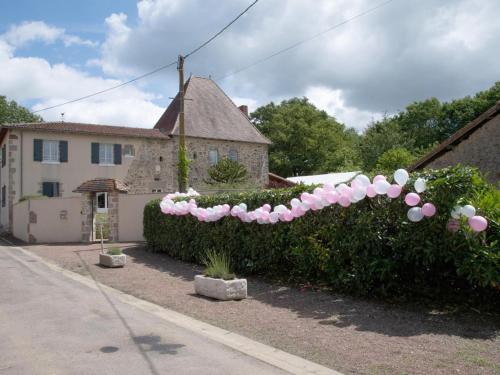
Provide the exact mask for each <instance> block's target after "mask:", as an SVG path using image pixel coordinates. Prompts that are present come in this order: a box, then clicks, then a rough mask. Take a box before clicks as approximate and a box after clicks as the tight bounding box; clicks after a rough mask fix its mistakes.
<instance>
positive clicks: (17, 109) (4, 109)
mask: <svg viewBox="0 0 500 375" xmlns="http://www.w3.org/2000/svg"><path fill="white" fill-rule="evenodd" d="M40 121H43V119H42V118H41V117H40V116H38V115H34V114H33V113H31V112H30V111H29V109H27V108H25V107H23V106H20V105H19V104H17V103H16V102H15V101H14V100H11V101H8V100H7V98H6V97H5V96H0V124H12V123H19V122H40Z"/></svg>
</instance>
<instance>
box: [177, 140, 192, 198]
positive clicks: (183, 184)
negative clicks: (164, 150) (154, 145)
mask: <svg viewBox="0 0 500 375" xmlns="http://www.w3.org/2000/svg"><path fill="white" fill-rule="evenodd" d="M189 163H190V160H189V159H188V157H187V151H186V147H185V146H184V147H179V161H178V163H177V168H178V174H179V176H178V177H179V191H180V192H185V191H186V188H187V186H188V179H189Z"/></svg>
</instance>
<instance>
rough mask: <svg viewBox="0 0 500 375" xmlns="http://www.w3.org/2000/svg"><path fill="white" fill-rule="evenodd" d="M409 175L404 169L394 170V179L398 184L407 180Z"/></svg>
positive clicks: (403, 183) (402, 183) (402, 184)
mask: <svg viewBox="0 0 500 375" xmlns="http://www.w3.org/2000/svg"><path fill="white" fill-rule="evenodd" d="M409 177H410V176H409V175H408V172H406V170H405V169H398V170H397V171H396V172H394V180H395V181H396V183H397V184H398V185H400V186H404V185H405V184H406V183H407V182H408V178H409Z"/></svg>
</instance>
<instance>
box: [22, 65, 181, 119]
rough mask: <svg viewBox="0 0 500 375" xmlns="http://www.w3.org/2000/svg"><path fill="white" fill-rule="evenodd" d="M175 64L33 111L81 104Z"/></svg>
mask: <svg viewBox="0 0 500 375" xmlns="http://www.w3.org/2000/svg"><path fill="white" fill-rule="evenodd" d="M175 64H177V61H172V62H171V63H169V64H167V65H163V66H160V67H159V68H156V69H154V70H152V71H150V72H147V73H144V74H143V75H140V76H138V77H135V78H132V79H131V80H129V81H126V82H122V83H120V84H118V85H116V86H111V87H108V88H107V89H104V90H101V91H97V92H94V93H92V94H89V95H85V96H82V97H80V98H76V99H72V100H68V101H67V102H64V103H59V104H55V105H53V106H50V107H46V108H42V109H39V110H36V111H32V113H37V112H42V111H46V110H48V109H52V108H57V107H61V106H63V105H66V104H71V103H74V102H79V101H80V100H84V99H88V98H91V97H93V96H96V95H100V94H104V93H105V92H108V91H111V90H115V89H117V88H120V87H123V86H125V85H128V84H130V83H132V82H135V81H138V80H140V79H142V78H145V77H147V76H150V75H153V74H155V73H158V72H159V71H160V70H163V69H166V68H168V67H171V66H172V65H175Z"/></svg>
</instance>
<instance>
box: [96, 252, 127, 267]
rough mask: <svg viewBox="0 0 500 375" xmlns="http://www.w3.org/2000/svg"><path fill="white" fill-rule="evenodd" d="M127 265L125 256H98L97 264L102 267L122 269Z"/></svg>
mask: <svg viewBox="0 0 500 375" xmlns="http://www.w3.org/2000/svg"><path fill="white" fill-rule="evenodd" d="M125 263H127V256H126V255H125V254H121V255H109V254H99V264H100V265H101V266H104V267H112V268H115V267H123V266H125Z"/></svg>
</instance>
